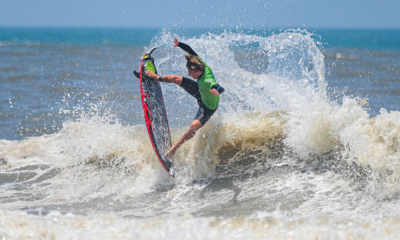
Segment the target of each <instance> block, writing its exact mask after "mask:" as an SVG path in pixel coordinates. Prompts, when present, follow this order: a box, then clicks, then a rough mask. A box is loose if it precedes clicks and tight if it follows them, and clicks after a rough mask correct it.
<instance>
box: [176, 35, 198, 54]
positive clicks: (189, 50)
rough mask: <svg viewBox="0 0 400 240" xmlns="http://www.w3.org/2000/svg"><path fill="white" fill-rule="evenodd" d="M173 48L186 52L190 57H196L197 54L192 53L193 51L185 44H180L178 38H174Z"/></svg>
mask: <svg viewBox="0 0 400 240" xmlns="http://www.w3.org/2000/svg"><path fill="white" fill-rule="evenodd" d="M174 46H175V47H180V48H181V49H182V50H183V51H185V52H187V53H189V54H191V55H195V56H197V53H196V52H195V51H193V49H192V48H191V47H190V46H189V45H187V44H185V43H182V42H179V41H178V38H176V37H175V39H174Z"/></svg>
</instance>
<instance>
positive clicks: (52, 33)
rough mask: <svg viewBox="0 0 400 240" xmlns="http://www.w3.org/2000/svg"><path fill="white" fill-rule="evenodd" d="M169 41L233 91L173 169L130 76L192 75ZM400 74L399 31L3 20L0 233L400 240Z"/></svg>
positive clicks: (183, 123) (178, 107) (181, 101)
mask: <svg viewBox="0 0 400 240" xmlns="http://www.w3.org/2000/svg"><path fill="white" fill-rule="evenodd" d="M175 36H177V37H178V38H179V39H181V41H182V42H185V43H187V44H189V45H190V46H192V48H193V49H194V50H195V51H196V52H197V53H198V54H199V55H200V56H201V57H202V59H204V60H205V61H206V62H207V64H208V65H209V66H210V67H211V69H213V72H214V75H215V77H216V79H217V81H218V83H219V84H220V85H221V86H223V87H224V88H225V90H226V91H225V93H223V94H222V96H221V101H220V106H219V108H218V111H217V113H216V114H215V115H214V116H213V117H212V118H211V119H210V121H209V122H207V124H205V125H204V126H203V128H201V129H200V130H199V131H198V132H197V133H196V135H195V137H194V138H193V139H191V140H190V141H188V142H186V143H185V144H184V145H182V147H181V148H180V149H179V150H178V151H177V154H176V155H175V158H174V168H175V175H176V177H175V178H171V177H170V176H169V175H168V173H167V172H166V171H165V170H164V169H163V167H162V166H161V164H160V163H159V161H158V159H157V158H156V156H155V153H154V151H153V149H152V146H151V143H150V140H149V138H148V134H147V130H146V127H145V123H144V118H143V111H142V106H141V98H140V86H139V80H138V79H137V78H135V77H134V75H133V70H139V68H140V61H141V58H142V56H143V54H144V53H145V52H147V51H148V50H150V49H151V48H153V47H156V46H159V48H158V49H157V50H156V51H155V52H154V54H153V56H154V58H155V60H156V66H157V68H158V71H159V74H160V75H168V74H176V75H182V76H187V70H186V69H185V61H184V57H183V55H184V52H183V51H182V50H180V49H179V48H175V47H173V44H172V42H173V39H174V37H175ZM399 76H400V30H390V29H388V30H385V29H381V30H366V29H365V30H362V29H358V30H357V29H353V30H352V29H347V30H345V29H342V30H340V29H339V30H335V29H327V30H323V29H318V30H314V29H286V30H283V29H281V30H270V29H233V30H230V29H122V28H121V29H118V28H116V29H96V28H89V29H84V28H81V29H63V28H60V29H40V28H38V29H29V28H0V237H1V239H398V238H399V236H400V230H399V229H400V208H399V204H400V107H399V104H398V103H399V102H400V77H399ZM162 87H163V92H164V99H165V103H166V107H167V111H168V120H169V125H170V128H171V136H172V141H173V142H176V141H177V140H178V139H179V138H180V137H181V136H182V134H183V133H184V132H185V131H186V130H187V128H188V127H189V125H190V123H191V122H192V121H193V119H194V116H195V114H196V112H197V108H198V106H197V103H196V100H195V99H194V98H193V97H191V96H190V95H189V94H187V93H186V92H185V91H183V90H182V89H181V88H179V87H178V86H176V85H173V84H166V83H162Z"/></svg>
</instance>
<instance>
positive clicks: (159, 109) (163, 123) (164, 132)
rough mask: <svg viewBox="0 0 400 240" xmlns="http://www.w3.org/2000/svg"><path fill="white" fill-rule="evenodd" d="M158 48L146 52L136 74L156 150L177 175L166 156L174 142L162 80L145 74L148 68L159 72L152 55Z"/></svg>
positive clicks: (161, 159) (158, 155) (165, 166)
mask: <svg viewBox="0 0 400 240" xmlns="http://www.w3.org/2000/svg"><path fill="white" fill-rule="evenodd" d="M156 49H157V48H154V49H152V50H151V51H150V53H146V54H144V56H143V58H142V63H141V67H140V74H139V73H137V72H136V71H135V72H134V74H135V76H136V77H138V78H139V79H140V92H141V98H142V106H143V113H144V119H145V122H146V127H147V132H148V134H149V137H150V141H151V144H152V145H153V149H154V152H155V153H156V155H157V158H158V160H159V161H160V163H161V165H162V166H163V167H164V169H165V170H166V171H167V172H168V173H169V175H171V176H172V177H175V176H174V168H173V159H172V158H170V157H165V156H164V154H165V153H166V152H168V150H169V149H170V148H171V147H172V143H171V135H170V132H169V125H168V118H167V109H166V107H165V104H164V97H163V92H162V88H161V84H160V81H158V80H154V79H151V78H149V77H147V76H146V74H145V72H146V70H150V71H152V72H154V73H157V69H156V66H155V64H154V58H153V57H152V56H151V54H152V53H153V52H154V50H156Z"/></svg>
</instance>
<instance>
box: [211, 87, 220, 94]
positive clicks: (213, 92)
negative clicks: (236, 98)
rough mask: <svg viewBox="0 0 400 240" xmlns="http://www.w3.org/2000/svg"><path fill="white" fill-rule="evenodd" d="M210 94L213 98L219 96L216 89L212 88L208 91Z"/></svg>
mask: <svg viewBox="0 0 400 240" xmlns="http://www.w3.org/2000/svg"><path fill="white" fill-rule="evenodd" d="M210 93H211V94H212V95H214V96H219V92H218V91H217V89H215V88H213V89H211V90H210Z"/></svg>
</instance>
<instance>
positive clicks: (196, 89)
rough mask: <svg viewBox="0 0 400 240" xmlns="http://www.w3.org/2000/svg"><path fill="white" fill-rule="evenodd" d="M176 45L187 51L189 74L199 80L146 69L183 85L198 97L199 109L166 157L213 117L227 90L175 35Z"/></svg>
mask: <svg viewBox="0 0 400 240" xmlns="http://www.w3.org/2000/svg"><path fill="white" fill-rule="evenodd" d="M174 46H175V47H180V48H181V49H182V50H184V51H185V52H187V53H188V54H186V55H185V58H186V61H187V62H186V67H187V69H188V72H189V76H191V77H192V78H193V79H195V80H197V82H196V81H193V80H191V79H189V78H186V77H182V76H177V75H166V76H158V75H157V74H155V73H154V72H152V71H146V75H147V76H148V77H150V78H153V79H155V80H159V81H162V82H167V83H175V84H176V85H178V86H180V87H182V88H183V89H184V90H185V91H187V92H188V93H189V94H190V95H192V96H193V97H195V98H196V99H197V103H198V105H199V110H198V111H197V114H196V117H195V119H194V121H193V122H192V124H191V125H190V128H189V129H188V130H187V131H186V132H185V134H183V136H182V138H181V139H180V140H179V141H178V142H177V143H175V145H173V146H172V148H171V149H170V150H169V151H168V152H167V153H166V154H165V156H166V157H172V156H173V155H174V154H175V152H176V150H177V149H178V148H179V147H180V146H181V145H182V144H183V143H184V142H186V141H188V140H189V139H191V138H192V137H193V136H194V135H195V134H196V132H197V131H198V130H199V129H200V128H201V127H202V126H204V124H205V123H206V122H207V121H208V120H209V119H210V118H211V116H212V115H213V114H214V113H215V112H216V111H217V109H218V104H219V99H220V94H222V93H223V92H224V91H225V90H224V88H223V87H221V86H220V85H219V84H218V83H217V81H216V80H215V77H214V74H213V72H212V70H211V68H210V67H209V66H207V64H206V63H205V62H204V61H203V60H202V59H201V58H200V57H199V55H198V54H197V53H196V52H195V51H193V49H192V48H191V47H190V46H189V45H187V44H185V43H181V42H179V41H178V39H177V38H176V37H175V39H174Z"/></svg>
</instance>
